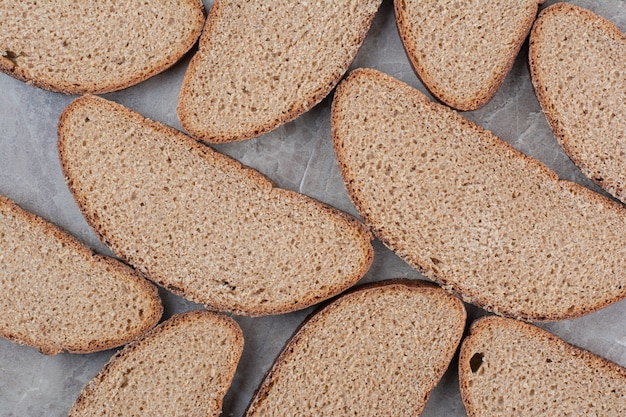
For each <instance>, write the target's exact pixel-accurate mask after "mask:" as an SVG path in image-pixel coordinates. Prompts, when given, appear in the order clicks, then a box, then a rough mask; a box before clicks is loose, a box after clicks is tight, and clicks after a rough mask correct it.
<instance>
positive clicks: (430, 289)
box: [246, 280, 466, 417]
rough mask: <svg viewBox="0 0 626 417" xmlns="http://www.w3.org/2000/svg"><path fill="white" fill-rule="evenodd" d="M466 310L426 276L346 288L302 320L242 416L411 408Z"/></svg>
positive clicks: (420, 399) (422, 396) (440, 370)
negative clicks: (336, 297)
mask: <svg viewBox="0 0 626 417" xmlns="http://www.w3.org/2000/svg"><path fill="white" fill-rule="evenodd" d="M465 317H466V313H465V308H464V307H463V303H462V302H461V301H460V300H459V299H457V298H456V297H454V296H451V295H449V294H447V293H446V292H445V291H443V290H442V289H441V288H439V287H437V286H435V285H433V284H429V283H426V282H424V281H408V280H398V281H395V280H392V281H387V282H383V283H376V284H374V285H370V286H366V287H363V288H361V289H358V290H355V291H351V292H350V293H348V294H346V295H343V296H341V297H340V298H338V299H336V300H335V301H333V302H332V303H330V304H328V305H327V306H326V307H324V308H323V309H321V310H319V311H318V312H317V313H315V314H313V315H312V316H311V317H309V318H308V319H307V320H306V321H305V322H304V324H303V325H302V326H301V327H300V329H299V330H298V331H297V332H296V334H295V335H294V336H293V337H292V338H291V340H290V341H289V342H288V343H287V345H286V346H285V348H284V350H283V351H282V353H281V354H280V356H279V357H278V358H277V359H276V362H275V364H274V366H273V367H272V369H271V370H270V372H269V373H268V375H267V376H266V378H265V380H264V381H263V383H262V384H261V387H260V388H259V391H258V392H257V393H256V395H255V397H254V398H253V400H252V403H251V405H250V407H249V409H248V411H247V413H246V416H247V417H253V416H295V415H297V416H348V415H354V416H356V415H358V416H390V415H394V416H416V415H418V414H419V413H420V412H421V411H422V409H423V408H424V405H425V404H426V401H427V400H428V397H429V396H430V392H431V391H432V389H433V388H434V387H435V385H436V384H437V382H438V381H439V379H440V378H441V377H442V376H443V374H444V372H445V370H446V369H447V368H448V365H449V363H450V360H451V359H452V356H453V355H454V352H455V351H456V348H457V346H458V344H459V341H460V340H461V336H462V335H463V329H464V327H465Z"/></svg>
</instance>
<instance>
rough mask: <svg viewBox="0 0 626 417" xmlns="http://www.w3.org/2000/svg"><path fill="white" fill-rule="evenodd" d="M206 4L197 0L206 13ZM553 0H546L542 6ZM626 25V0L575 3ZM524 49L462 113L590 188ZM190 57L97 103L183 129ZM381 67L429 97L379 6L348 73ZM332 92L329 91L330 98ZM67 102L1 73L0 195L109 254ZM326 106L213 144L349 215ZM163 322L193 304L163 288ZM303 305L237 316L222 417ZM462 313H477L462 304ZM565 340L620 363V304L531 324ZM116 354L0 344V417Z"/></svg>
mask: <svg viewBox="0 0 626 417" xmlns="http://www.w3.org/2000/svg"><path fill="white" fill-rule="evenodd" d="M211 3H212V2H211V1H205V5H206V7H207V10H208V9H209V8H210V5H211ZM551 3H554V1H548V2H546V4H545V5H544V6H543V7H545V6H547V5H549V4H551ZM571 3H575V4H578V5H580V6H583V7H586V8H588V9H591V10H593V11H595V12H596V13H598V14H600V15H602V16H604V17H606V18H608V19H609V20H611V21H612V22H613V23H615V24H617V26H618V27H620V29H621V30H622V31H624V30H626V2H625V1H623V0H607V1H602V2H596V1H592V0H575V1H571ZM527 54H528V47H527V44H525V45H524V46H523V48H522V50H521V52H520V54H519V56H518V58H517V60H516V61H515V65H514V67H513V69H512V70H511V72H510V73H509V75H508V76H507V78H506V80H505V81H504V84H503V85H502V87H501V88H500V90H499V91H498V93H497V94H496V95H495V97H494V98H493V99H492V100H491V102H489V103H488V104H487V105H486V106H485V107H483V108H482V109H480V110H477V111H474V112H469V113H465V114H464V115H465V116H466V117H468V118H469V119H471V120H472V121H474V122H476V123H478V124H479V125H481V126H483V127H485V128H487V129H489V130H491V131H492V132H494V133H495V134H496V135H498V136H499V137H501V138H502V139H504V140H505V141H507V142H509V143H510V144H511V145H512V146H514V147H515V148H517V149H518V150H520V151H522V152H523V153H525V154H528V155H530V156H533V157H535V158H537V159H539V160H541V161H542V162H544V163H545V164H547V165H548V166H549V167H551V168H552V169H554V170H555V171H556V172H557V174H558V175H559V176H560V177H561V178H565V179H568V180H572V181H576V182H578V183H581V184H583V185H585V186H587V187H589V188H592V189H593V190H596V191H599V188H598V187H597V186H595V185H594V184H593V183H592V182H591V181H590V180H588V179H587V178H586V177H584V176H583V175H582V174H581V172H580V170H579V169H578V168H577V167H576V166H574V165H573V164H572V163H571V161H570V160H569V159H568V157H567V156H566V155H565V154H564V152H563V151H562V149H561V148H560V147H559V146H558V144H557V142H556V140H555V139H554V136H553V135H552V132H551V130H550V128H549V126H548V124H547V122H546V119H545V117H544V115H543V113H542V112H541V109H540V107H539V104H538V102H537V99H536V98H535V95H534V91H533V89H532V85H531V82H530V76H529V72H528V66H527ZM188 63H189V58H188V57H187V58H185V59H183V60H182V61H181V62H180V63H178V64H177V65H175V66H174V67H172V68H171V69H169V70H167V71H165V72H164V73H162V74H160V75H157V76H155V77H153V78H151V79H149V80H147V81H145V82H143V83H141V84H139V85H137V86H134V87H131V88H128V89H126V90H122V91H119V92H116V93H111V94H106V95H104V97H106V98H108V99H110V100H113V101H116V102H119V103H122V104H124V105H126V106H127V107H129V108H131V109H133V110H136V111H138V112H139V113H141V114H143V115H145V116H147V117H149V118H151V119H154V120H157V121H160V122H162V123H165V124H168V125H170V126H173V127H175V128H177V129H180V124H179V122H178V119H177V116H176V102H177V98H178V92H179V89H180V85H181V83H182V78H183V75H184V72H185V69H186V67H187V64H188ZM357 67H371V68H376V69H379V70H381V71H383V72H386V73H388V74H390V75H393V76H394V77H396V78H399V79H400V80H402V81H405V82H407V83H408V84H410V85H412V86H414V87H416V88H418V89H419V90H421V91H423V92H426V90H425V88H424V87H423V85H422V84H421V82H420V81H419V80H418V78H417V76H416V75H415V73H414V72H413V70H412V69H411V66H410V64H409V61H408V59H407V57H406V55H405V52H404V49H403V47H402V44H401V42H400V38H399V36H398V33H397V29H396V26H395V21H394V14H393V4H392V1H390V0H385V1H384V2H383V5H382V7H381V9H380V11H379V13H378V15H377V17H376V18H375V20H374V23H373V26H372V28H371V30H370V32H369V35H368V37H367V39H366V41H365V43H364V45H363V47H362V48H361V50H360V52H359V54H358V56H357V58H356V60H355V61H354V63H353V65H352V68H357ZM331 96H332V95H331ZM73 99H74V97H72V96H66V95H63V94H58V93H52V92H48V91H44V90H41V89H38V88H35V87H32V86H30V85H27V84H25V83H23V82H20V81H17V80H15V79H13V78H11V77H9V76H6V75H4V74H0V194H3V195H6V196H7V197H9V198H11V199H13V200H15V201H16V202H17V203H18V204H19V205H20V206H22V207H23V208H25V209H26V210H29V211H32V212H34V213H36V214H38V215H40V216H42V217H43V218H45V219H47V220H49V221H51V222H53V223H55V224H57V225H59V226H61V227H62V228H64V229H66V230H68V231H69V232H70V233H72V234H73V235H74V236H76V237H78V238H79V239H81V240H82V241H83V242H85V243H86V244H87V245H89V246H90V247H92V248H93V249H95V250H96V251H98V252H102V253H105V254H111V252H110V251H109V250H108V249H107V248H106V247H105V246H104V245H103V244H102V243H101V242H99V241H98V239H97V237H96V235H95V234H94V233H93V231H92V230H91V229H90V228H89V226H88V225H87V223H86V222H85V220H84V219H83V218H82V216H81V214H80V212H79V210H78V207H77V206H76V205H75V203H74V200H73V198H72V196H71V194H70V192H69V190H68V189H67V187H66V185H65V183H64V181H63V176H62V174H61V168H60V165H59V161H58V157H57V149H56V143H57V121H58V117H59V115H60V114H61V111H62V110H63V109H64V108H65V106H66V105H67V104H69V102H70V101H72V100H73ZM329 116H330V99H329V98H326V99H325V100H324V101H322V103H320V104H319V105H318V106H316V107H315V108H313V109H312V110H311V111H309V112H308V113H306V114H304V115H302V116H300V117H299V118H298V119H296V120H294V121H292V122H290V123H288V124H286V125H284V126H282V127H280V128H279V129H277V130H275V131H273V132H270V133H268V134H266V135H263V136H261V137H259V138H256V139H252V140H248V141H244V142H238V143H232V144H225V145H219V146H215V148H216V149H218V150H219V151H221V152H224V153H226V154H228V155H230V156H232V157H234V158H236V159H238V160H239V161H241V162H243V163H244V164H246V165H249V166H251V167H253V168H256V169H258V170H259V171H261V172H262V173H264V174H266V175H267V176H269V177H270V178H271V179H272V180H273V181H275V182H276V183H277V184H278V185H279V186H280V187H283V188H288V189H291V190H295V191H299V192H301V193H304V194H307V195H309V196H312V197H314V198H316V199H319V200H321V201H324V202H326V203H329V204H331V205H333V206H335V207H337V208H339V209H341V210H344V211H347V212H349V213H351V214H356V211H355V209H354V207H353V206H352V204H351V202H350V200H349V199H348V196H347V194H346V191H345V188H344V185H343V182H342V180H341V177H340V174H339V170H338V168H337V165H336V163H335V159H334V154H333V150H332V144H331V139H330V120H329ZM374 247H375V250H376V256H375V261H374V265H373V266H372V268H371V270H370V271H369V272H368V274H367V275H366V276H365V278H364V279H363V281H362V282H370V281H378V280H382V279H388V278H402V277H407V278H423V277H421V276H420V274H419V273H418V272H417V271H415V270H413V269H412V268H411V267H409V266H408V265H407V264H406V263H404V262H403V261H402V260H400V259H399V258H398V257H397V256H395V255H394V254H393V253H392V252H390V251H389V250H388V249H386V248H385V247H384V246H383V245H382V244H381V243H380V242H378V241H375V242H374ZM161 295H162V297H163V300H164V305H165V317H169V316H171V315H172V314H174V313H179V312H183V311H188V310H192V309H198V308H201V306H199V305H196V304H193V303H191V302H189V301H186V300H184V299H182V298H180V297H177V296H174V295H172V294H170V293H168V292H167V291H165V290H161ZM310 312H311V309H307V310H303V311H299V312H295V313H291V314H284V315H279V316H270V317H261V318H247V317H235V319H236V320H237V322H238V323H239V324H240V325H241V327H242V329H243V331H244V335H245V342H246V345H245V349H244V353H243V356H242V358H241V362H240V364H239V368H238V371H237V374H236V376H235V380H234V382H233V385H232V388H231V389H230V391H229V393H228V394H227V396H226V398H225V402H224V408H223V415H224V416H241V415H242V414H243V412H244V410H245V408H246V406H247V404H248V402H249V400H250V398H251V396H252V394H253V392H254V390H255V389H256V387H257V386H258V384H259V383H260V381H261V379H262V378H263V376H264V374H265V372H266V371H267V370H268V369H269V367H270V366H271V364H272V362H273V360H274V358H275V357H276V356H277V355H278V353H279V351H280V349H281V348H282V347H283V345H284V343H285V342H286V340H287V339H288V338H289V336H290V335H291V334H292V333H293V332H294V330H295V329H296V327H297V326H298V325H299V324H300V323H301V322H302V320H303V319H304V318H305V317H306V316H307V315H308V314H309V313H310ZM468 312H469V318H470V319H474V318H476V317H478V316H480V315H483V314H485V313H484V312H483V311H482V310H480V309H478V308H475V307H472V306H468ZM540 325H541V327H544V328H547V329H548V330H550V331H552V332H553V333H555V334H556V335H558V336H560V337H561V338H563V339H564V340H566V341H568V342H570V343H573V344H575V345H577V346H580V347H582V348H585V349H588V350H590V351H591V352H594V353H596V354H598V355H600V356H603V357H605V358H607V359H609V360H612V361H614V362H616V363H618V364H620V365H622V366H626V300H625V301H622V302H619V303H616V304H614V305H612V306H610V307H608V308H605V309H603V310H600V311H598V312H596V313H593V314H589V315H587V316H585V317H582V318H579V319H575V320H568V321H563V322H557V323H544V324H540ZM113 353H114V351H113V350H110V351H105V352H100V353H94V354H88V355H72V354H67V353H63V354H59V355H56V356H45V355H42V354H40V353H39V352H38V351H37V350H35V349H33V348H30V347H24V346H20V345H17V344H15V343H12V342H9V341H7V340H4V339H0V416H2V417H9V416H15V417H25V416H30V417H38V416H50V417H52V416H54V417H56V416H67V414H68V411H69V409H70V407H71V406H72V403H73V402H74V400H75V399H76V397H77V396H78V394H79V392H80V390H81V389H82V388H83V386H84V385H85V384H86V383H87V382H88V381H89V380H90V379H91V378H92V377H93V376H94V375H95V374H96V373H97V372H98V371H99V370H100V368H101V367H102V366H103V365H104V363H105V362H106V361H107V360H108V359H109V358H110V357H111V356H112V354H113ZM456 365H457V364H456V359H455V360H454V361H453V362H452V364H451V365H450V368H449V370H448V372H447V373H446V375H445V376H444V378H443V380H442V381H441V383H440V384H439V385H438V387H437V388H436V389H435V391H434V392H433V395H432V396H431V398H430V400H429V402H428V404H427V406H426V409H425V411H424V413H423V416H464V415H465V410H464V408H463V404H462V402H461V397H460V393H459V389H458V380H457V377H456Z"/></svg>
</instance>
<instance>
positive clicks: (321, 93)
mask: <svg viewBox="0 0 626 417" xmlns="http://www.w3.org/2000/svg"><path fill="white" fill-rule="evenodd" d="M223 4H224V0H215V2H214V3H213V7H212V8H211V10H210V11H209V14H208V16H207V19H206V23H205V26H204V30H203V32H202V36H201V37H200V41H199V47H198V52H196V54H195V55H194V57H193V58H192V60H191V62H190V64H189V67H188V68H187V72H186V73H185V78H184V79H183V84H182V87H181V92H180V97H179V99H178V108H177V113H178V118H179V120H180V124H181V125H182V127H183V129H185V131H186V132H188V133H189V135H191V136H192V137H194V138H197V139H199V140H202V141H205V142H208V143H227V142H235V141H242V140H246V139H251V138H253V137H256V136H259V135H262V134H264V133H267V132H270V131H272V130H274V129H276V128H278V127H279V126H281V125H283V124H285V123H287V122H289V121H291V120H294V119H295V118H297V117H298V116H300V115H301V114H303V113H306V112H307V111H309V110H310V109H311V108H313V107H314V106H315V105H316V104H318V103H319V102H320V101H322V100H323V99H324V97H326V96H327V95H328V94H329V93H330V92H331V91H332V90H333V88H335V86H336V85H337V83H339V81H341V77H343V75H344V74H345V73H346V71H347V70H348V68H349V67H350V64H351V63H352V61H353V59H354V57H355V56H356V53H357V52H358V49H359V47H360V46H361V44H362V43H363V41H364V40H365V37H366V36H367V32H368V31H369V28H370V25H371V23H372V20H374V14H372V15H371V16H370V17H369V20H368V21H367V23H366V24H365V25H363V26H362V27H361V28H360V33H359V37H358V40H357V42H355V46H356V47H355V50H354V54H353V55H352V56H351V58H350V59H349V60H347V61H346V62H344V63H342V65H341V69H340V70H339V71H337V72H335V73H334V74H331V75H330V76H329V77H328V78H326V79H325V80H323V81H321V82H319V83H318V85H319V86H320V87H319V88H318V89H316V90H314V91H310V92H309V93H308V94H305V95H304V96H303V97H302V98H301V99H300V100H299V101H297V102H294V103H293V104H292V105H291V106H290V111H288V112H286V113H282V114H279V115H277V117H276V118H275V119H274V120H271V121H268V122H266V123H263V124H261V125H259V126H255V127H254V128H252V129H249V130H247V131H238V132H230V134H228V135H214V134H212V133H210V132H205V131H203V130H199V129H195V128H194V127H193V124H192V122H191V119H192V118H194V115H193V114H191V113H190V111H189V110H188V109H187V108H186V107H189V106H190V104H187V103H185V101H186V97H188V96H191V95H193V93H194V91H192V90H191V89H190V86H189V84H190V79H191V78H192V77H193V76H194V73H195V72H197V67H198V66H199V65H200V61H201V55H202V53H203V50H206V49H207V48H210V47H211V36H212V34H213V32H214V26H215V24H216V22H217V21H219V20H220V19H226V18H227V17H225V16H224V12H223V8H224V7H223Z"/></svg>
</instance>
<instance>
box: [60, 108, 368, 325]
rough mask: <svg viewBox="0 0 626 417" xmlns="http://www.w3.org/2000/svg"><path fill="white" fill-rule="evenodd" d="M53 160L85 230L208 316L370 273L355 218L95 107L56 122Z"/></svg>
mask: <svg viewBox="0 0 626 417" xmlns="http://www.w3.org/2000/svg"><path fill="white" fill-rule="evenodd" d="M59 152H60V157H61V161H62V166H63V169H64V172H65V175H66V178H67V181H68V185H69V187H70V189H71V190H72V191H73V193H74V196H75V198H76V200H77V202H78V204H79V206H80V207H81V209H82V210H83V213H84V214H85V217H86V218H87V220H88V222H89V223H90V224H91V225H92V226H93V227H94V229H95V230H96V231H97V232H98V233H99V234H100V235H101V237H102V239H103V240H104V241H105V242H107V243H108V244H109V245H110V247H111V248H112V249H113V250H114V251H115V253H117V254H118V255H120V256H121V257H123V258H124V259H126V260H128V262H129V263H131V264H132V265H134V266H136V267H137V268H138V269H140V270H141V271H143V272H145V273H146V274H147V276H148V278H150V279H152V280H154V281H156V282H158V283H159V284H161V285H163V286H165V287H167V288H169V289H170V290H172V291H173V292H175V293H177V294H180V295H183V296H185V297H187V298H189V299H191V300H194V301H196V302H201V303H204V304H205V305H207V306H210V307H211V308H213V309H218V310H224V311H231V312H236V313H238V314H246V315H261V314H274V313H279V312H286V311H292V310H297V309H300V308H304V307H307V306H309V305H311V304H314V303H317V302H319V301H321V300H323V299H326V298H329V297H331V296H333V295H335V294H337V293H339V292H341V291H343V290H345V289H346V288H348V287H350V286H352V285H353V284H354V283H356V281H358V280H359V279H360V278H361V277H362V276H363V275H364V274H365V272H366V271H367V270H368V269H369V266H370V265H371V262H372V258H373V249H372V246H371V242H370V241H371V239H372V237H371V235H370V232H369V231H368V230H367V229H366V227H365V226H364V225H363V224H361V223H360V222H359V221H357V220H356V219H354V218H352V217H350V216H348V215H347V214H344V213H342V212H340V211H338V210H336V209H334V208H331V207H330V206H327V205H324V204H322V203H319V202H317V201H314V200H313V199H310V198H308V197H306V196H303V195H302V194H298V193H296V192H292V191H287V190H283V189H280V188H276V187H274V186H273V184H272V183H271V182H270V181H269V180H268V179H267V178H265V177H264V176H262V175H261V174H260V173H258V172H257V171H254V170H252V169H250V168H248V167H245V166H243V165H241V164H240V163H238V162H237V161H235V160H233V159H231V158H229V157H227V156H225V155H222V154H219V153H217V152H215V151H213V150H212V149H210V148H209V147H206V146H204V145H202V144H200V143H198V142H196V141H195V140H193V139H191V138H189V137H188V136H186V135H183V134H182V133H180V132H178V131H176V130H174V129H171V128H169V127H167V126H165V125H162V124H159V123H156V122H153V121H150V120H147V119H145V118H143V117H142V116H140V115H139V114H137V113H134V112H132V111H130V110H128V109H126V108H124V107H122V106H121V105H118V104H115V103H112V102H108V101H106V100H104V99H100V98H97V97H93V96H91V97H83V98H81V99H78V100H76V101H74V102H73V103H72V104H70V106H69V107H68V108H67V109H66V111H65V112H64V114H63V115H62V116H61V120H60V123H59Z"/></svg>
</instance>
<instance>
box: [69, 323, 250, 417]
mask: <svg viewBox="0 0 626 417" xmlns="http://www.w3.org/2000/svg"><path fill="white" fill-rule="evenodd" d="M242 350H243V334H242V332H241V329H240V328H239V326H238V325H237V323H236V322H235V321H234V320H232V319H231V318H228V317H226V316H222V315H220V314H216V313H211V312H207V311H195V312H191V313H185V314H180V315H177V316H174V317H172V318H170V319H169V320H167V321H165V322H163V323H161V324H160V325H159V326H158V327H157V328H155V329H154V330H153V331H151V332H150V333H148V334H147V335H146V336H145V337H144V338H142V339H140V340H138V341H136V342H134V343H132V344H130V345H128V346H127V347H125V348H124V349H123V350H121V351H120V352H118V353H117V354H116V355H115V356H113V358H111V360H110V361H109V362H108V363H107V364H106V365H105V366H104V368H103V369H102V371H100V373H99V374H98V375H96V377H95V378H94V379H93V380H91V382H89V384H88V385H87V386H86V387H85V388H84V389H83V391H82V392H81V394H80V396H79V397H78V399H77V400H76V402H75V403H74V405H73V407H72V409H71V411H70V414H69V415H70V417H79V416H102V417H105V416H110V417H114V416H115V417H117V416H187V417H207V416H215V417H217V416H219V415H220V412H221V410H222V401H223V398H224V395H225V394H226V391H228V388H229V387H230V384H231V381H232V379H233V376H234V374H235V369H236V368H237V363H238V362H239V358H240V356H241V352H242Z"/></svg>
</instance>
